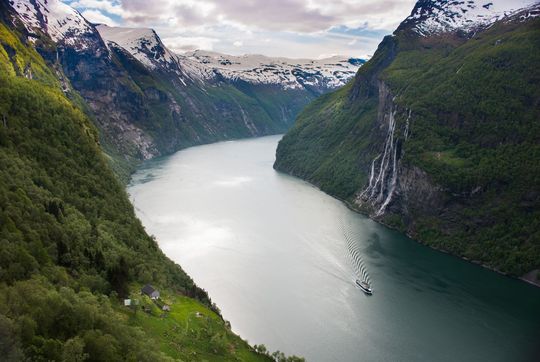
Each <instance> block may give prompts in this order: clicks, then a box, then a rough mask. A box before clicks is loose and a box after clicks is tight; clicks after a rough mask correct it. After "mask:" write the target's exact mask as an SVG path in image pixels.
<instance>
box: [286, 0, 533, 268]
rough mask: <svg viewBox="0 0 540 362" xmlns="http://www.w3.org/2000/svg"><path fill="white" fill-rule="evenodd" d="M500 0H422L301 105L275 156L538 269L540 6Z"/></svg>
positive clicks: (434, 230) (456, 247)
mask: <svg viewBox="0 0 540 362" xmlns="http://www.w3.org/2000/svg"><path fill="white" fill-rule="evenodd" d="M494 3H495V4H491V5H489V6H488V4H483V3H481V2H479V1H469V2H467V4H465V3H463V2H446V1H419V2H418V3H417V5H416V6H415V8H414V10H413V12H412V14H411V16H409V17H408V18H407V19H406V20H405V21H404V22H403V23H402V24H401V25H400V27H399V28H398V29H397V30H396V32H395V33H394V34H393V36H390V37H387V38H385V39H384V40H383V42H382V43H381V44H380V46H379V48H378V50H377V52H376V53H375V54H374V56H373V58H372V59H371V60H370V61H369V62H368V63H367V64H365V65H364V66H363V67H362V68H361V69H360V70H359V72H358V74H357V75H356V78H355V81H354V83H353V84H351V85H350V86H349V87H346V88H344V89H341V90H339V91H337V92H336V93H333V94H330V95H327V96H324V97H323V98H321V99H320V100H319V101H316V102H314V103H313V104H312V105H310V106H308V107H307V108H306V110H305V111H304V112H303V113H302V114H301V115H300V116H299V118H298V120H297V123H296V125H295V126H294V127H293V129H292V130H291V131H289V133H288V134H287V135H286V136H285V137H284V139H283V140H282V141H281V143H280V145H279V147H278V150H277V160H276V164H275V167H276V168H277V169H279V170H283V171H286V172H289V173H292V174H294V175H297V176H300V177H303V178H305V179H307V180H309V181H310V182H313V183H315V184H317V185H319V186H320V187H321V188H322V189H323V190H324V191H326V192H329V193H331V194H334V195H336V196H338V197H340V198H343V199H346V200H347V201H349V202H350V203H351V204H352V205H354V206H355V207H357V208H358V209H359V210H362V211H363V212H365V213H367V214H369V215H370V216H371V217H372V218H374V219H377V220H379V221H381V222H384V223H386V224H388V225H390V226H393V227H396V228H398V229H400V230H402V231H404V232H407V233H408V234H410V235H412V236H414V237H416V238H417V239H419V240H420V241H422V242H425V243H428V244H429V245H432V246H434V247H436V248H440V249H444V250H447V251H450V252H453V253H455V254H459V255H462V256H464V257H466V258H468V259H471V260H474V261H477V262H479V263H483V264H485V265H487V266H489V267H492V268H496V269H498V270H502V271H504V272H508V273H511V274H514V275H522V274H524V273H525V272H527V271H529V270H534V269H537V268H538V266H539V265H540V237H539V236H538V235H539V234H538V230H540V225H538V223H537V222H536V221H535V218H536V217H537V216H539V215H540V198H538V196H537V195H536V193H534V195H533V194H531V190H533V189H535V188H538V182H537V181H535V177H536V176H533V175H540V169H539V167H538V166H536V165H538V163H539V162H538V160H540V158H539V155H538V154H537V151H538V137H537V136H533V135H532V134H531V133H530V132H531V130H533V129H534V130H535V131H534V133H536V132H537V131H536V130H538V129H539V127H540V125H539V124H538V119H539V118H538V117H539V112H538V111H539V108H538V104H540V94H539V93H538V89H539V88H538V86H537V85H538V83H537V79H538V78H536V77H537V73H538V71H537V67H536V66H535V65H534V64H535V63H536V62H537V61H539V60H540V59H539V58H538V54H540V52H539V49H538V42H537V41H536V40H534V39H537V38H538V36H539V35H538V34H539V33H538V29H540V27H539V24H538V21H539V20H538V19H537V16H538V15H539V11H538V10H539V5H538V4H536V5H531V6H527V7H525V8H523V9H517V10H516V9H513V8H508V4H507V3H504V2H501V1H499V2H494ZM483 5H486V6H483ZM513 5H515V4H513ZM505 6H506V7H505ZM459 24H466V25H467V26H465V27H462V26H461V25H459ZM535 84H536V85H535ZM525 150H528V151H525ZM535 185H537V186H535Z"/></svg>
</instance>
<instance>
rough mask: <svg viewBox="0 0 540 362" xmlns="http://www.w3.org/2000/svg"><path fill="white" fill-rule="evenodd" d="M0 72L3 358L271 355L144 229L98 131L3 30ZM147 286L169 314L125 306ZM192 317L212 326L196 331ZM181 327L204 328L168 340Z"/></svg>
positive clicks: (0, 315)
mask: <svg viewBox="0 0 540 362" xmlns="http://www.w3.org/2000/svg"><path fill="white" fill-rule="evenodd" d="M0 69H1V72H0V353H1V355H2V360H4V361H20V360H25V359H28V360H32V361H50V360H55V361H86V360H88V361H120V360H133V361H135V360H136V361H160V360H164V361H165V360H171V359H182V360H200V357H201V356H204V358H205V359H213V360H237V359H243V360H254V361H255V360H263V361H264V360H268V359H269V358H268V357H267V356H264V355H261V354H259V353H256V352H255V351H254V350H253V349H252V348H251V347H249V346H248V345H247V343H245V342H244V341H242V340H241V339H240V338H239V337H238V336H236V335H234V334H233V333H232V332H231V331H230V329H229V327H228V326H227V324H226V322H224V321H223V320H222V319H221V317H220V316H219V315H218V314H216V312H215V310H217V309H216V308H215V307H212V305H211V302H210V300H209V299H208V296H207V294H206V293H205V292H204V291H203V290H201V289H199V288H198V287H197V286H196V285H195V284H194V283H193V281H192V280H191V278H189V276H187V275H186V274H185V273H184V271H183V270H182V269H181V268H180V267H179V266H178V265H176V264H174V263H173V262H172V261H170V260H169V259H168V258H166V257H165V256H164V255H163V253H162V252H161V251H160V249H159V247H158V246H157V244H156V241H155V240H154V239H153V238H151V237H149V236H148V235H147V234H146V233H145V231H144V229H143V227H142V225H141V224H140V222H139V221H138V220H137V218H136V217H135V215H134V211H133V208H132V206H131V204H130V202H129V200H128V198H127V195H126V193H125V191H124V189H123V187H122V185H121V184H120V183H119V182H118V180H117V178H116V177H115V176H114V175H113V172H112V171H111V169H110V168H109V166H108V163H107V161H106V160H105V158H104V156H103V153H102V150H101V149H100V147H99V144H98V133H97V131H96V129H95V127H94V126H93V125H92V123H91V122H90V121H89V120H88V119H87V117H86V116H85V114H84V113H83V112H82V111H81V110H80V109H79V107H77V106H75V105H74V104H73V103H72V102H71V101H70V100H69V99H67V98H66V97H65V95H64V94H63V93H62V92H61V90H60V83H59V81H58V80H57V78H56V76H55V73H53V71H52V70H51V69H49V68H48V67H47V66H46V64H45V62H44V61H43V59H42V58H41V57H40V56H39V55H38V53H37V52H36V51H35V50H34V49H33V48H32V47H31V46H26V45H25V44H23V43H21V42H20V40H19V38H18V37H17V36H16V35H15V34H14V33H13V32H12V31H11V30H9V29H8V28H6V27H5V26H4V25H2V24H0ZM143 283H152V284H153V285H156V286H158V287H159V288H160V289H161V290H162V293H163V294H164V295H166V296H167V300H170V303H171V304H172V306H173V310H172V312H171V313H170V314H165V315H162V314H155V313H154V312H153V311H152V309H148V310H147V312H144V311H143V309H141V308H139V309H138V310H137V309H136V310H131V309H128V308H127V307H125V306H123V305H122V304H121V300H122V298H125V297H129V296H130V295H136V296H137V298H141V299H142V298H143V297H140V296H139V295H138V294H139V293H138V291H139V287H140V285H141V284H143ZM141 306H142V304H141ZM154 308H155V306H154ZM195 311H197V312H199V313H200V314H201V315H204V316H207V317H208V318H210V320H209V321H208V322H205V323H206V324H205V323H203V322H201V323H200V325H198V327H197V328H194V326H193V324H192V326H191V329H189V328H188V325H189V323H190V318H192V314H193V313H195ZM178 313H180V315H177V314H178ZM205 318H206V317H205ZM205 321H206V319H205ZM173 327H174V328H175V329H178V330H180V329H182V330H188V331H192V330H197V331H198V332H197V333H196V334H193V333H183V334H182V336H181V338H179V340H178V341H176V342H175V344H174V345H171V344H170V343H168V342H167V343H166V342H165V339H164V338H165V337H163V335H161V334H160V333H162V332H163V331H164V330H168V328H173Z"/></svg>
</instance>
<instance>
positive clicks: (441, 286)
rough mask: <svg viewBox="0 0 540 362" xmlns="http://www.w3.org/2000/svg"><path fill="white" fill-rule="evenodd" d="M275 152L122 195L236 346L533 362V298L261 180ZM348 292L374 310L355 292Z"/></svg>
mask: <svg viewBox="0 0 540 362" xmlns="http://www.w3.org/2000/svg"><path fill="white" fill-rule="evenodd" d="M279 139H280V136H271V137H264V138H258V139H254V140H246V141H233V142H224V143H217V144H213V145H208V146H198V147H194V148H190V149H186V150H183V151H180V152H178V153H177V154H175V155H173V156H170V157H167V158H161V159H156V160H152V161H149V162H147V163H145V164H143V166H142V167H141V168H140V169H139V171H138V172H137V173H136V174H135V175H134V177H133V179H132V183H131V185H130V186H129V188H128V192H129V194H130V197H131V199H132V202H133V203H134V205H135V208H136V212H137V215H138V216H139V218H140V219H141V220H142V221H143V224H144V225H145V227H146V230H147V231H148V232H149V233H150V234H153V235H155V236H156V238H157V240H158V241H159V244H160V247H161V248H162V249H163V251H164V252H165V253H166V254H167V255H168V256H169V257H170V258H171V259H173V260H174V261H176V262H178V263H180V264H181V265H182V266H183V267H184V268H185V270H186V271H187V272H188V273H189V274H190V275H191V276H192V277H193V278H194V280H195V282H196V283H197V284H198V285H199V286H201V287H202V288H204V289H206V290H207V291H208V292H209V295H210V297H211V298H212V299H213V301H214V302H216V304H217V305H219V307H220V309H221V310H222V313H223V316H224V318H225V319H227V320H229V321H230V322H231V324H232V328H233V330H234V331H235V332H237V333H239V334H240V335H241V336H243V337H244V338H246V339H247V340H248V341H249V342H251V343H256V344H259V343H264V344H266V345H267V346H268V347H269V348H270V349H272V350H275V349H279V350H282V351H284V352H286V353H290V354H297V355H302V356H304V357H306V359H307V360H309V361H358V360H366V361H396V360H408V361H413V360H414V361H455V360H456V358H457V356H459V360H460V361H481V360H485V361H512V360H516V361H518V360H528V359H530V358H531V356H533V355H534V353H535V348H536V347H537V341H538V336H539V332H540V316H539V313H538V310H539V309H540V290H539V289H538V288H535V287H533V286H530V285H527V284H525V283H523V282H520V281H517V280H514V279H510V278H507V277H504V276H501V275H499V274H496V273H493V272H491V271H488V270H486V269H483V268H481V267H479V266H475V265H473V264H470V263H468V262H465V261H463V260H461V259H459V258H456V257H453V256H449V255H446V254H443V253H440V252H437V251H434V250H432V249H429V248H427V247H425V246H422V245H420V244H418V243H417V242H415V241H413V240H411V239H409V238H407V237H405V236H403V235H401V234H399V233H397V232H394V231H392V230H389V229H387V228H385V227H383V226H381V225H379V224H377V223H375V222H374V221H371V220H370V219H368V218H366V217H364V216H362V215H359V214H357V213H354V212H352V211H350V210H349V209H347V207H345V205H344V204H343V203H341V202H340V201H338V200H336V199H334V198H331V197H330V196H328V195H326V194H324V193H322V192H321V191H319V190H318V189H316V188H314V187H313V186H311V185H309V184H307V183H305V182H303V181H301V180H298V179H296V178H293V177H290V176H287V175H284V174H281V173H278V172H276V171H274V170H273V169H272V164H273V162H274V158H275V156H274V155H275V149H276V146H277V142H278V141H279ZM361 278H365V279H367V280H369V282H370V284H371V286H372V288H373V292H374V294H373V296H367V295H365V294H364V293H362V292H361V290H360V289H359V288H358V287H357V286H356V284H355V280H356V279H361ZM536 352H537V351H536Z"/></svg>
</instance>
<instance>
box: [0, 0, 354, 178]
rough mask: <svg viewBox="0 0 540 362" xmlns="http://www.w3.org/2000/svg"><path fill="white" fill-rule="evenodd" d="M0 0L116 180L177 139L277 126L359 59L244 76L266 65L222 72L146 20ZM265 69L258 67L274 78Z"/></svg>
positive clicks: (197, 140)
mask: <svg viewBox="0 0 540 362" xmlns="http://www.w3.org/2000/svg"><path fill="white" fill-rule="evenodd" d="M0 1H1V2H2V3H3V5H2V6H3V8H5V9H7V10H8V11H7V13H8V14H6V16H5V17H6V23H7V24H9V26H10V27H13V28H17V29H18V31H19V32H20V33H21V34H22V35H23V36H24V38H25V39H26V41H27V42H28V43H30V44H32V45H33V46H35V48H36V49H37V51H38V52H39V53H40V55H41V56H43V58H44V59H45V60H46V62H47V64H48V65H49V66H51V67H53V68H54V69H55V70H56V73H57V77H58V78H59V79H61V80H62V82H63V89H64V92H65V93H66V94H67V95H68V96H70V97H71V98H72V99H76V98H77V99H78V100H79V102H80V103H81V104H83V106H84V108H85V110H86V112H87V113H88V115H89V116H90V117H91V118H92V119H93V120H94V122H95V123H96V125H97V126H98V128H99V130H100V138H101V142H102V144H103V146H104V149H105V150H106V152H107V153H108V154H109V156H111V157H110V159H111V160H112V162H113V166H114V168H115V170H116V171H117V173H118V174H120V175H121V177H122V178H123V179H124V180H125V179H127V177H128V176H129V173H130V170H131V169H132V167H133V165H135V164H137V163H138V162H139V161H141V160H146V159H149V158H152V157H155V156H158V155H164V154H170V153H172V152H174V151H176V150H179V149H181V148H185V147H188V146H192V145H195V144H203V143H209V142H214V141H219V140H224V139H234V138H242V137H251V136H260V135H267V134H276V133H281V132H285V131H286V130H287V129H288V128H289V127H290V126H291V125H292V123H293V121H294V119H295V117H296V115H297V114H298V112H299V111H300V110H301V109H302V107H303V106H305V105H306V104H307V103H309V102H310V101H311V100H313V99H314V98H315V97H316V96H318V95H319V94H320V93H323V92H327V91H328V90H331V89H335V88H336V87H338V86H340V85H341V84H342V83H343V82H345V81H347V80H348V79H350V78H351V77H352V76H353V75H354V71H355V70H356V69H357V68H358V65H357V63H356V62H354V64H352V63H348V62H345V63H344V64H343V65H339V66H338V65H336V64H332V65H331V66H329V67H328V69H332V71H329V72H326V73H324V72H323V73H324V74H322V73H321V71H320V70H316V69H311V70H309V69H307V68H306V67H302V66H299V67H293V66H289V67H287V68H286V69H285V71H283V72H282V74H283V75H285V74H286V75H287V76H292V73H293V71H294V72H296V73H295V74H298V75H297V76H294V82H295V85H298V86H294V87H286V86H284V83H283V82H279V81H278V82H274V81H270V82H268V81H266V80H267V78H265V79H263V78H253V77H251V78H249V77H247V78H246V77H245V76H244V75H243V74H244V73H245V74H247V73H249V74H258V73H261V69H262V68H264V69H266V68H268V67H267V66H262V68H261V67H258V68H259V69H258V70H256V69H253V68H249V69H241V70H239V71H235V75H234V76H231V77H228V75H229V73H226V72H216V71H215V67H210V66H209V65H208V64H206V63H205V62H201V61H199V59H198V58H196V57H194V56H178V55H176V54H174V53H173V52H171V51H170V50H168V49H167V47H166V46H165V45H164V44H163V43H162V42H161V39H160V38H159V36H158V34H157V33H156V32H155V31H153V30H151V29H130V28H112V27H107V26H103V25H95V24H92V23H90V22H88V21H87V20H86V19H85V18H84V17H83V16H82V15H81V14H80V13H78V12H77V11H76V10H74V9H73V8H71V7H70V6H69V5H67V4H65V3H63V2H61V1H60V0H48V1H43V0H35V1H34V0H32V1H30V0H14V1H8V0H0ZM267 60H268V61H271V60H270V59H267ZM283 61H284V60H281V62H283ZM290 61H291V62H292V60H290ZM319 65H322V63H321V64H319ZM304 68H305V69H304ZM319 68H320V66H319ZM334 68H336V69H334ZM337 68H339V69H337ZM273 72H275V69H273V70H271V71H267V72H266V73H265V72H264V71H262V73H265V74H272V75H274V76H275V77H276V75H275V74H274V73H273ZM262 73H261V74H262ZM201 75H203V76H201ZM302 75H304V76H302ZM277 79H278V80H279V79H281V77H280V76H277ZM297 79H298V80H301V81H302V82H303V83H300V82H298V81H297ZM304 83H305V85H304Z"/></svg>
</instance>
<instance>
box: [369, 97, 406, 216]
mask: <svg viewBox="0 0 540 362" xmlns="http://www.w3.org/2000/svg"><path fill="white" fill-rule="evenodd" d="M392 104H394V103H393V102H392ZM396 113H397V110H395V109H394V106H392V108H391V109H390V111H389V112H387V113H386V114H385V115H384V117H383V122H385V121H386V120H388V131H387V133H386V138H385V142H384V148H383V151H382V152H381V153H380V154H378V155H377V156H375V158H374V159H373V161H371V168H370V173H369V183H368V185H367V187H366V188H365V189H364V190H363V191H362V192H361V193H360V195H359V197H358V199H359V200H361V201H362V202H368V203H370V204H371V205H372V206H373V208H374V209H376V210H377V211H376V213H375V215H376V216H380V215H382V214H383V213H384V211H385V210H386V207H387V206H388V205H389V204H390V202H391V201H392V198H393V196H394V194H395V191H396V187H397V184H398V161H399V159H400V158H401V156H402V155H403V152H401V153H400V154H398V148H399V147H398V142H400V139H399V137H397V136H396V135H395V131H396V123H397V122H396ZM406 113H407V118H406V120H405V131H404V133H403V139H404V141H406V140H407V139H408V137H409V129H410V119H411V113H412V110H410V109H409V110H408V111H407V110H406ZM379 160H380V162H378V161H379Z"/></svg>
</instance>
